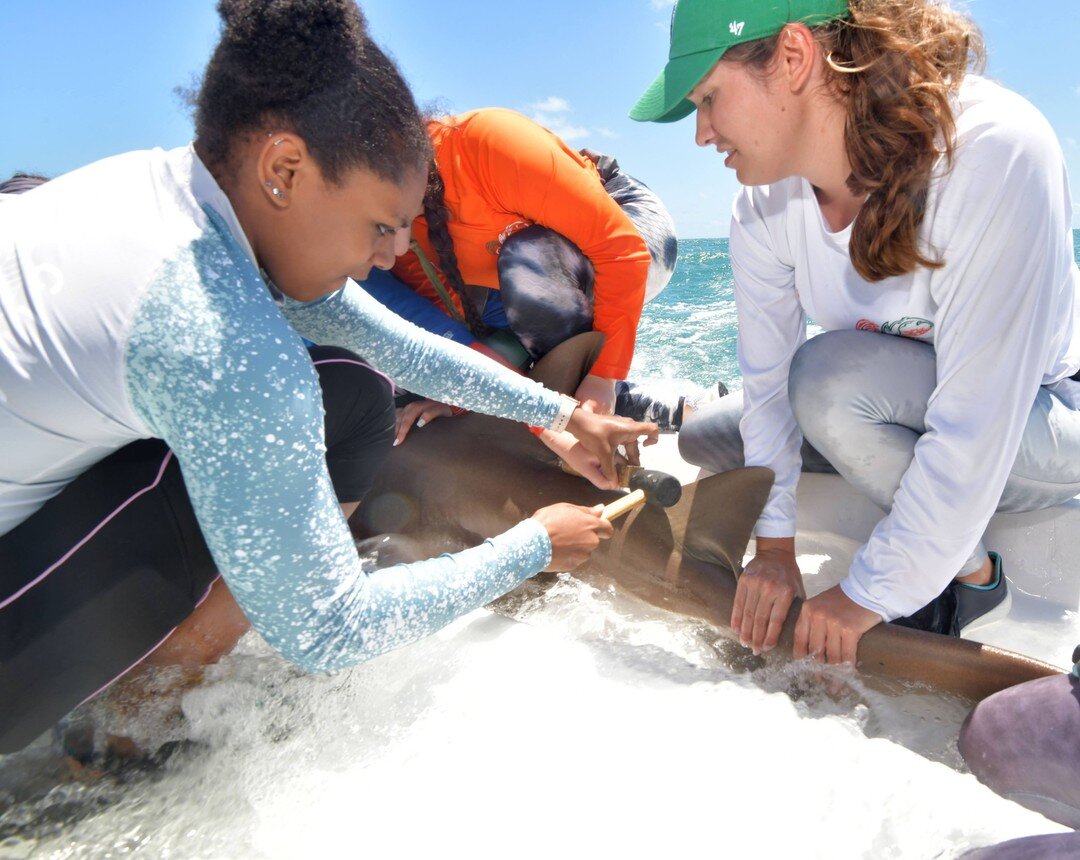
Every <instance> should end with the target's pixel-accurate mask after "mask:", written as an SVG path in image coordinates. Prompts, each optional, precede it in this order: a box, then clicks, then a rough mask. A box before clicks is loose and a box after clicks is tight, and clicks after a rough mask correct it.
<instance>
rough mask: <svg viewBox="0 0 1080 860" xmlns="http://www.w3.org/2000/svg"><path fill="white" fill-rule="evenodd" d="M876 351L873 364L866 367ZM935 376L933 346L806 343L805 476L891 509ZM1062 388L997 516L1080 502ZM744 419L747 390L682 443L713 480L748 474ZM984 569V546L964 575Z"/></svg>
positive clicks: (1038, 407) (799, 390) (1072, 414)
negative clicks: (842, 482)
mask: <svg viewBox="0 0 1080 860" xmlns="http://www.w3.org/2000/svg"><path fill="white" fill-rule="evenodd" d="M870 352H872V353H873V360H872V361H867V360H866V358H867V355H868V354H869V353H870ZM936 370H937V368H936V358H935V355H934V349H933V347H932V346H930V345H929V344H925V343H921V342H919V341H916V340H910V339H907V338H902V337H896V336H893V335H883V334H877V333H873V332H863V331H833V332H827V333H825V334H822V335H819V336H817V337H815V338H812V339H811V340H809V341H807V342H806V343H805V344H803V346H802V347H801V348H800V349H799V351H798V352H797V353H796V354H795V358H794V359H793V360H792V363H791V371H790V374H789V378H788V396H789V397H790V399H791V406H792V411H793V412H794V415H795V420H796V422H797V423H798V425H799V428H800V429H801V430H802V433H803V439H804V441H803V447H802V457H803V471H804V472H834V473H839V474H841V475H843V477H844V478H845V479H846V480H847V481H848V482H849V483H850V484H851V485H852V486H854V487H855V488H856V489H857V490H859V492H861V493H862V494H863V495H864V496H866V497H867V498H868V499H870V500H871V501H872V502H873V503H874V504H876V505H877V506H878V507H879V508H881V509H882V510H884V511H888V510H890V509H891V507H892V499H893V496H894V495H895V493H896V490H897V488H898V487H899V486H900V481H901V479H902V478H903V477H904V473H905V472H906V471H907V468H908V465H909V464H910V463H911V460H912V458H913V456H914V449H915V443H916V441H917V440H918V438H919V436H920V435H922V434H923V433H924V432H926V426H925V424H924V419H925V416H926V404H927V401H928V400H929V399H930V394H931V393H932V392H933V390H934V387H935V385H936V380H937V372H936ZM1059 386H1066V387H1069V390H1068V395H1069V396H1068V397H1067V399H1068V401H1069V402H1066V401H1065V400H1063V399H1062V397H1061V396H1059V394H1062V391H1061V390H1060V389H1059ZM1055 389H1059V390H1057V391H1051V390H1050V389H1049V388H1045V387H1044V388H1040V389H1039V393H1038V395H1037V396H1036V398H1035V403H1034V405H1033V406H1032V407H1031V414H1030V416H1029V417H1028V422H1027V427H1026V428H1025V429H1024V435H1023V438H1022V439H1021V442H1020V451H1019V453H1018V454H1017V456H1016V462H1015V463H1014V464H1013V468H1012V472H1011V473H1010V474H1009V479H1008V481H1007V482H1006V484H1005V490H1004V492H1003V493H1002V496H1001V501H1000V502H999V503H998V511H1002V512H1010V513H1012V512H1017V511H1036V510H1040V509H1042V508H1048V507H1051V506H1052V505H1057V504H1061V503H1062V502H1064V501H1067V500H1068V499H1071V498H1073V496H1075V495H1076V494H1077V493H1080V410H1078V409H1076V408H1074V405H1075V404H1076V403H1077V401H1078V400H1080V382H1077V381H1072V380H1067V381H1065V382H1062V383H1058V384H1057V385H1056V386H1055ZM1070 403H1071V404H1074V405H1070ZM995 405H996V404H994V403H992V402H990V403H987V404H986V408H987V409H994V408H995ZM741 417H742V392H741V391H737V392H734V393H733V394H729V395H728V396H726V397H724V398H722V399H720V400H718V401H716V402H715V403H712V404H710V405H708V406H706V407H705V408H703V409H702V410H700V411H698V412H694V413H693V414H691V415H690V416H688V417H687V419H686V421H685V422H684V423H683V426H682V432H681V433H680V434H679V451H680V453H681V454H682V456H683V458H684V459H685V460H687V461H688V462H690V463H693V464H695V465H698V466H702V467H704V468H706V469H709V470H711V471H714V472H723V471H726V470H728V469H734V468H737V467H739V466H742V465H743V446H742V437H741V435H740V434H739V419H740V418H741ZM985 561H986V548H985V547H984V546H983V545H982V544H981V543H980V544H979V545H978V546H977V547H976V548H975V551H974V553H972V555H971V558H969V559H968V561H967V562H966V563H965V565H964V567H963V569H962V570H960V571H959V572H958V574H957V575H960V576H962V575H965V574H968V573H972V572H973V571H975V570H977V569H978V568H979V567H980V566H981V565H982V564H983V563H984V562H985Z"/></svg>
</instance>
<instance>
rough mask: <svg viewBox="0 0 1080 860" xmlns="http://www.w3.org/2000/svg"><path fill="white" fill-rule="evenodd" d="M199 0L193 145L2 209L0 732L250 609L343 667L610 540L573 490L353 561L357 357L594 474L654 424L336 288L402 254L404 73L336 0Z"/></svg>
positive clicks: (362, 472) (203, 636)
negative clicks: (199, 65)
mask: <svg viewBox="0 0 1080 860" xmlns="http://www.w3.org/2000/svg"><path fill="white" fill-rule="evenodd" d="M218 10H219V12H220V14H221V16H222V18H223V21H224V27H223V30H222V34H221V40H220V42H219V44H218V46H217V47H216V49H215V51H214V54H213V56H212V58H211V60H210V63H209V65H208V67H207V70H206V73H205V76H204V78H203V82H202V87H201V90H200V93H199V98H198V109H197V114H196V140H195V142H194V144H193V145H192V146H186V147H181V148H179V149H175V150H172V151H169V152H165V151H162V150H152V151H147V152H134V153H128V154H126V155H120V156H116V157H114V158H110V159H106V160H104V161H100V162H97V163H95V164H92V165H90V166H88V167H85V168H83V169H81V170H77V171H75V172H73V173H70V174H67V175H65V176H62V177H59V178H57V179H54V180H52V181H51V182H49V183H47V184H45V185H43V186H41V187H39V188H36V189H34V190H32V191H30V192H29V193H25V194H21V195H16V196H10V195H9V196H6V197H5V199H4V201H3V203H2V205H0V236H2V237H3V243H2V244H0V393H2V397H0V438H2V439H3V440H4V444H3V446H0V752H10V751H12V750H14V749H17V748H19V747H20V746H22V745H24V744H26V743H28V742H29V741H31V740H33V739H34V738H35V737H36V735H37V734H38V733H39V732H41V731H42V730H43V729H46V728H48V726H49V725H50V724H51V723H53V722H55V720H56V719H58V718H59V717H61V716H62V715H63V714H64V713H65V712H67V711H68V710H70V709H71V708H72V707H74V706H75V705H77V704H79V702H81V701H83V700H84V699H86V698H87V697H89V696H92V695H93V694H94V693H95V691H98V690H100V689H102V688H104V687H107V686H109V685H110V684H111V683H112V682H113V681H114V680H116V679H117V678H118V677H119V676H120V675H122V674H124V673H125V672H127V671H128V670H129V669H130V668H131V667H133V666H135V665H138V664H139V663H140V662H141V661H143V660H144V659H145V658H147V656H148V655H150V659H151V660H154V659H155V657H154V655H155V654H156V655H157V658H158V659H160V660H165V661H167V662H173V663H189V662H199V661H206V660H213V659H216V658H217V657H218V656H220V655H221V654H222V653H223V652H225V651H227V650H228V649H229V648H231V646H232V644H234V643H235V641H236V638H237V637H238V636H239V635H240V633H241V632H242V631H243V629H245V628H246V626H247V623H248V622H249V621H250V623H251V624H252V625H254V627H255V628H256V629H257V630H258V631H259V633H260V634H261V635H262V636H263V638H264V639H265V640H266V641H267V642H268V643H269V644H270V645H271V646H272V647H273V648H275V649H276V650H277V651H278V652H280V653H281V654H282V655H283V656H285V657H286V658H287V659H289V660H291V661H293V662H294V663H296V664H297V665H299V666H300V667H302V668H304V669H306V670H309V671H328V670H333V669H338V668H342V667H345V666H349V665H352V664H354V663H357V662H359V661H362V660H366V659H368V658H371V657H374V656H375V655H377V654H380V653H382V652H384V651H386V650H388V649H391V648H395V647H398V646H401V645H404V644H406V643H408V642H411V641H413V640H415V639H418V638H420V637H422V636H424V635H426V634H428V633H430V632H432V631H434V630H436V629H438V628H440V627H441V626H443V625H445V624H446V623H448V622H449V621H451V620H452V619H453V618H455V617H457V616H459V615H461V614H462V613H464V612H467V611H470V610H471V609H473V608H475V607H477V606H480V605H482V604H483V603H485V602H487V601H489V600H491V599H493V598H495V597H497V596H499V595H501V594H503V593H504V592H506V591H507V590H509V589H511V588H513V587H514V586H516V585H517V584H518V583H520V582H521V581H523V580H524V579H526V578H528V577H529V576H532V575H533V574H535V573H537V572H538V571H540V570H542V569H545V568H548V567H556V568H563V569H568V568H572V567H574V566H576V565H577V564H579V563H581V562H582V561H583V560H584V559H585V558H586V557H587V556H588V554H589V552H590V551H591V550H592V549H593V548H595V547H596V546H597V544H598V542H599V540H601V539H603V538H605V537H607V536H609V535H610V534H611V529H610V525H608V524H606V523H605V522H603V521H602V520H601V519H600V517H599V509H591V510H590V509H582V508H576V507H573V506H570V505H553V506H551V507H548V508H544V509H542V510H540V511H537V512H536V514H534V516H533V517H532V518H529V519H527V520H525V521H523V522H522V523H521V524H519V525H518V526H516V527H515V528H513V529H511V530H510V531H509V532H507V533H505V534H503V535H500V536H498V537H495V538H493V539H491V540H488V541H485V542H484V543H483V544H482V545H481V546H478V547H475V548H473V549H469V550H466V551H464V552H462V553H458V554H456V555H444V556H441V557H439V558H437V559H431V560H429V561H425V562H419V563H415V564H403V565H399V566H397V567H394V568H390V569H386V570H380V571H368V570H365V569H364V568H363V567H362V566H361V562H360V559H359V557H358V555H357V551H356V548H355V546H354V543H353V540H352V537H351V535H350V532H349V529H348V526H347V523H346V517H347V516H348V515H349V514H350V513H351V512H352V511H353V510H354V509H355V508H356V505H357V504H358V503H359V501H360V500H361V499H362V497H363V495H364V494H365V493H366V492H367V489H368V488H369V487H370V486H371V482H372V480H373V478H374V474H375V471H376V470H377V469H378V468H379V467H380V466H381V463H382V461H383V460H384V459H385V453H386V451H387V450H388V447H389V445H390V443H391V439H392V435H393V411H392V401H391V393H390V385H389V384H388V382H387V381H386V379H385V378H384V377H383V376H382V374H381V373H378V372H376V371H374V370H373V369H372V368H371V367H370V366H368V365H367V364H365V363H364V362H361V361H360V359H359V358H358V357H357V353H362V354H363V355H364V357H365V359H366V360H367V362H371V364H372V365H374V366H375V367H378V368H380V369H381V370H382V371H383V372H385V373H386V374H388V375H389V376H390V377H392V378H395V379H398V380H400V381H401V382H402V383H403V384H406V385H408V386H409V387H410V388H411V389H412V390H415V391H418V392H421V393H426V394H431V395H438V396H441V397H445V398H447V399H449V400H450V401H451V402H454V403H457V404H460V405H462V406H464V407H468V408H471V409H478V410H482V411H486V412H488V413H491V414H497V415H500V416H503V417H506V418H510V419H512V420H515V421H523V422H526V423H529V424H534V425H537V426H541V427H546V428H554V429H556V430H561V429H570V430H572V431H573V432H574V434H575V436H576V438H577V439H579V440H580V442H581V444H582V445H583V446H585V447H587V448H588V449H589V450H591V451H592V453H593V454H594V455H595V456H596V457H597V458H598V462H599V464H600V468H601V470H602V471H605V472H610V473H612V474H613V473H614V463H613V450H614V448H615V447H616V446H617V445H619V444H621V443H627V444H630V443H632V442H633V441H634V440H635V439H636V438H637V436H638V435H640V434H649V433H652V432H654V430H655V428H653V427H650V426H648V425H645V424H640V423H634V422H629V421H623V420H620V419H616V418H611V417H605V416H599V415H594V414H591V413H588V412H585V411H583V410H580V409H577V408H575V406H576V404H574V403H573V402H572V401H570V400H568V399H567V398H564V397H562V396H560V395H557V394H555V393H554V392H550V391H547V390H546V389H544V388H543V387H541V386H540V385H538V384H535V383H533V382H530V381H529V380H526V379H524V378H522V377H521V376H519V375H517V374H514V373H511V372H509V371H506V370H505V369H503V368H500V367H498V366H496V365H495V364H493V363H492V362H490V361H488V360H486V359H484V358H482V357H481V356H478V355H476V353H474V352H472V351H470V350H468V349H465V348H462V347H459V346H457V345H455V344H452V343H450V342H449V341H446V340H445V339H443V338H439V337H436V336H432V335H429V334H427V333H425V332H423V331H422V330H420V329H417V328H416V327H414V326H411V325H409V324H408V323H405V322H403V321H402V320H400V319H399V318H398V317H396V316H395V315H393V314H392V313H391V312H389V311H387V310H386V309H385V308H383V307H382V306H381V305H380V304H379V303H378V302H376V301H375V300H373V299H371V298H370V297H369V296H368V295H367V294H366V293H364V292H363V291H362V290H360V289H359V288H358V287H357V286H356V285H355V283H354V282H353V280H352V279H353V278H362V277H365V276H366V275H367V274H368V273H369V272H370V270H371V269H372V267H374V266H383V267H389V266H390V265H392V263H393V260H394V256H395V252H400V251H401V250H404V247H405V246H406V245H407V243H408V239H409V226H410V224H411V222H412V220H413V218H414V217H415V215H416V214H417V213H418V211H419V209H420V205H421V200H422V197H423V193H424V188H425V185H426V179H427V165H428V163H429V161H430V145H429V142H428V140H427V137H426V135H425V133H424V130H423V127H422V125H421V122H420V118H419V115H418V114H417V111H416V107H415V104H414V102H413V99H412V96H411V94H410V93H409V90H408V88H407V86H406V84H405V82H404V81H403V79H402V78H401V75H400V73H399V72H398V70H397V68H396V67H395V66H394V64H393V63H392V62H391V61H390V60H389V59H388V58H387V57H386V55H385V54H384V53H383V52H382V50H381V49H380V48H379V47H378V46H377V45H375V44H374V43H373V42H371V41H370V39H369V38H368V37H367V35H366V32H365V22H364V19H363V16H362V14H361V13H360V10H359V8H358V7H357V6H356V5H355V3H353V2H351V0H222V2H220V3H219V5H218ZM273 294H276V295H277V296H278V297H279V298H280V301H281V304H280V305H279V304H277V303H275V300H274V297H273ZM301 336H303V337H305V338H307V339H308V340H310V341H312V342H317V343H320V344H322V345H323V346H321V347H319V348H318V350H317V351H316V352H315V354H314V356H311V355H309V353H308V351H307V350H306V349H305V347H304V343H303V341H302V339H301ZM219 574H220V576H221V579H220V580H218V579H217V577H218V575H219ZM163 640H164V641H163Z"/></svg>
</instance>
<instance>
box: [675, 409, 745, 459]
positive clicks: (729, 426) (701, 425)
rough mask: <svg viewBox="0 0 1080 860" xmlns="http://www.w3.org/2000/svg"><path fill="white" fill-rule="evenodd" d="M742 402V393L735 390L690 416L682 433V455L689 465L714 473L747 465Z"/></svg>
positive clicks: (680, 450) (684, 422)
mask: <svg viewBox="0 0 1080 860" xmlns="http://www.w3.org/2000/svg"><path fill="white" fill-rule="evenodd" d="M742 402H743V395H742V392H741V391H735V392H732V393H731V394H728V395H726V396H725V397H721V398H720V399H719V400H717V401H715V402H714V403H710V404H708V405H707V406H705V407H704V408H703V409H700V410H699V411H697V412H694V413H693V414H691V415H689V416H687V418H686V420H685V421H683V425H682V428H681V429H680V430H679V454H680V455H681V456H682V458H683V459H684V460H686V462H687V463H693V464H694V465H695V466H701V467H703V468H705V469H708V470H709V471H711V472H726V471H728V470H729V469H738V468H739V467H740V466H742V465H743V443H742V435H741V434H740V433H739V420H740V419H741V418H742Z"/></svg>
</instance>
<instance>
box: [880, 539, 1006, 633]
mask: <svg viewBox="0 0 1080 860" xmlns="http://www.w3.org/2000/svg"><path fill="white" fill-rule="evenodd" d="M989 555H990V560H991V561H992V562H993V563H994V576H993V579H991V581H990V583H989V584H988V585H968V584H967V583H966V582H957V581H956V580H955V579H954V580H953V581H952V582H950V583H949V586H948V588H946V589H945V590H944V591H943V592H941V594H939V595H938V596H937V597H935V598H934V599H933V600H931V601H930V602H929V603H928V604H927V605H926V606H924V607H923V608H922V609H920V610H919V611H918V612H914V613H912V614H911V615H906V616H904V617H903V618H897V619H895V620H894V621H893V622H892V623H893V624H895V625H897V626H898V627H911V628H914V629H915V630H926V631H928V632H930V633H940V634H942V635H943V636H955V637H959V636H960V634H961V633H962V632H963V631H964V630H967V631H968V632H969V633H970V632H972V631H974V630H978V629H979V628H981V627H985V626H986V625H988V624H993V623H994V622H995V621H999V620H1000V619H1002V618H1004V617H1005V616H1006V615H1008V614H1009V607H1010V606H1012V597H1011V596H1010V594H1009V585H1008V581H1007V580H1006V579H1005V573H1004V571H1003V570H1002V566H1001V556H1000V555H998V554H997V553H996V552H992V553H989Z"/></svg>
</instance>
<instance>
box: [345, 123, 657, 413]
mask: <svg viewBox="0 0 1080 860" xmlns="http://www.w3.org/2000/svg"><path fill="white" fill-rule="evenodd" d="M428 133H429V135H430V137H431V140H432V143H433V145H434V150H435V165H434V167H433V169H432V173H431V177H430V181H429V186H428V194H427V197H426V199H425V206H424V209H425V213H424V215H422V216H421V217H419V218H417V219H416V220H415V221H414V222H413V239H414V241H413V244H412V250H411V251H410V252H409V253H408V254H406V255H405V256H403V257H400V258H399V259H398V262H397V264H396V265H395V266H394V268H393V275H392V276H391V275H388V274H385V273H374V274H373V277H372V278H370V279H369V281H367V282H365V284H364V285H363V286H365V288H366V289H368V290H369V292H372V293H373V295H375V296H376V297H377V298H379V299H380V300H383V301H384V302H385V303H386V304H388V305H389V306H391V307H392V308H394V310H396V311H397V312H398V313H400V314H402V315H403V316H406V317H407V318H410V319H413V320H414V321H415V322H417V323H418V324H420V325H423V326H425V327H426V328H430V329H432V330H437V331H440V333H443V334H446V335H447V336H449V337H452V338H454V339H456V340H460V341H462V342H465V343H468V345H471V346H474V347H475V348H478V349H480V350H481V351H486V352H489V354H490V350H489V344H490V345H494V346H495V352H496V353H498V354H499V356H500V357H501V358H502V360H504V361H505V360H506V357H507V356H508V355H510V353H511V352H513V351H514V349H516V350H517V357H518V358H519V359H520V360H516V361H512V362H511V363H514V364H517V365H518V366H519V368H522V369H523V368H524V366H527V365H528V364H529V363H530V362H532V361H536V360H537V359H539V358H540V357H542V356H543V355H544V354H546V353H547V352H548V351H549V350H550V349H552V348H553V347H554V346H556V345H557V344H558V343H561V342H562V341H564V340H566V339H568V338H569V337H572V336H573V335H575V334H579V333H581V332H584V331H589V330H595V331H598V332H601V333H603V335H604V336H605V343H604V347H603V349H602V350H601V352H600V355H599V357H598V358H597V360H596V362H595V364H594V365H593V367H592V370H591V372H590V374H589V375H588V376H586V378H585V380H584V381H583V382H582V384H581V386H580V387H579V388H578V390H577V392H576V394H577V399H578V400H580V401H581V402H582V403H583V404H584V405H585V406H586V408H590V409H594V410H596V411H601V412H611V411H612V408H613V406H614V402H615V383H616V381H617V380H623V379H625V378H626V375H627V373H628V371H629V369H630V362H631V359H632V357H633V352H634V341H635V336H636V332H637V326H638V321H639V319H640V316H641V309H642V305H643V304H644V302H645V301H646V300H647V299H648V298H652V297H653V296H655V295H656V294H657V293H659V292H660V291H661V290H662V289H663V288H664V287H665V286H666V285H667V282H668V280H669V279H670V277H671V274H672V271H673V270H674V266H675V259H676V254H677V243H676V240H675V233H674V224H673V223H672V221H671V218H670V216H669V215H668V213H667V210H666V209H665V208H664V206H663V204H662V203H661V202H660V200H659V198H657V197H656V195H655V194H653V193H652V192H651V191H649V189H648V188H646V187H645V186H644V185H642V184H641V183H640V182H637V181H636V180H634V179H633V178H632V177H629V176H627V175H626V174H624V173H622V172H621V171H619V168H618V165H617V163H615V162H614V160H613V159H610V158H607V157H603V156H598V155H595V154H592V153H585V154H583V153H579V152H576V151H574V150H572V149H570V148H569V147H568V146H567V145H566V144H565V143H564V142H563V141H562V140H561V139H559V138H558V137H557V136H556V135H554V134H552V133H551V132H550V131H548V130H547V129H544V128H543V127H541V126H540V125H538V124H536V123H535V122H533V121H532V120H530V119H528V118H526V117H524V116H522V115H520V114H518V113H515V112H514V111H510V110H504V109H499V108H486V109H481V110H475V111H471V112H468V113H465V114H461V115H459V116H456V117H450V118H447V119H443V120H434V121H431V122H430V123H429V124H428ZM395 279H396V280H397V281H400V282H401V283H403V284H404V285H405V286H406V287H408V289H409V290H411V291H412V292H413V293H415V294H417V296H414V297H406V298H405V299H404V302H403V303H400V304H399V303H398V302H397V301H396V300H395V299H394V297H393V296H394V293H395V288H396V290H397V294H398V296H400V293H401V289H400V284H396V283H395ZM417 297H423V299H426V300H427V301H428V302H430V303H431V305H433V306H434V307H435V308H437V309H438V311H439V312H440V313H436V314H434V315H432V313H430V311H426V310H425V309H424V306H423V305H420V304H417V303H416V301H415V299H416V298H417ZM429 307H430V306H429ZM493 329H494V330H495V331H496V335H495V337H494V339H492V338H491V337H490V335H491V332H492V330H493ZM507 333H510V334H512V335H513V336H514V340H516V341H517V343H513V342H512V341H511V347H510V350H508V349H507V348H506V347H505V345H506V343H507V341H508V339H507V337H506V334H507ZM485 341H486V343H485ZM518 344H520V347H518ZM493 357H495V356H493ZM432 414H434V413H432Z"/></svg>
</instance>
